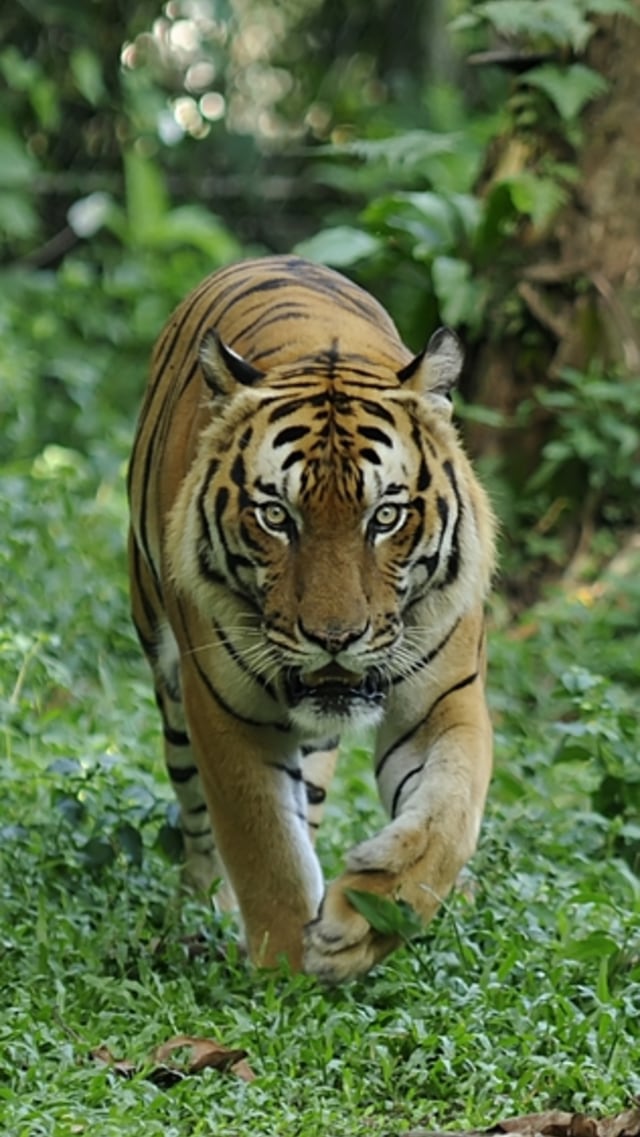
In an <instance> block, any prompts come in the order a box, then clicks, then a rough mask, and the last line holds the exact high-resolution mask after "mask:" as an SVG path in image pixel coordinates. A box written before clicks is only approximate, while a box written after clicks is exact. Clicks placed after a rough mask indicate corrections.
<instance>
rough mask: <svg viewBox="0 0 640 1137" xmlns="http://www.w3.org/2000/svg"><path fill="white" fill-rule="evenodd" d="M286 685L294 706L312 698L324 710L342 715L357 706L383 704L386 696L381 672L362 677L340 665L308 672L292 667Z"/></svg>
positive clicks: (289, 698) (289, 700)
mask: <svg viewBox="0 0 640 1137" xmlns="http://www.w3.org/2000/svg"><path fill="white" fill-rule="evenodd" d="M285 685H286V690H287V700H288V702H289V705H290V706H291V707H295V706H297V705H298V703H301V702H302V701H303V700H304V699H312V700H313V701H314V702H315V703H317V704H319V705H320V706H321V707H322V709H323V710H332V711H334V712H335V711H337V712H342V713H348V711H349V710H350V708H351V707H352V706H353V704H354V703H363V702H365V703H380V702H382V699H383V696H384V687H383V683H382V676H381V675H380V673H379V672H378V671H376V670H372V671H367V672H365V674H364V675H358V674H356V673H355V672H353V671H347V670H346V669H345V668H344V667H340V666H339V665H338V664H329V665H328V666H327V667H322V668H320V670H319V671H310V672H304V673H303V672H302V670H301V669H300V668H291V669H290V670H289V671H288V672H287V676H286V680H285Z"/></svg>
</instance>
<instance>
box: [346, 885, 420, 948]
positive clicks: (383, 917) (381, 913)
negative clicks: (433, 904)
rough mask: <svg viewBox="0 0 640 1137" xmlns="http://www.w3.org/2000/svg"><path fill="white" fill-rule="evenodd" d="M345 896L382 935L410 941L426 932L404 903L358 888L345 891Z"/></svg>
mask: <svg viewBox="0 0 640 1137" xmlns="http://www.w3.org/2000/svg"><path fill="white" fill-rule="evenodd" d="M345 896H346V898H347V900H348V901H349V903H350V904H353V907H354V908H355V909H356V911H357V912H359V913H360V915H361V916H364V918H365V920H368V922H369V923H370V924H371V927H372V928H374V929H375V931H376V932H380V933H381V934H382V935H386V936H400V937H401V938H402V939H403V940H408V939H411V938H412V937H413V936H416V935H418V934H419V933H420V932H422V931H424V927H423V925H422V923H421V922H420V920H419V918H418V916H417V915H416V913H415V912H414V911H413V909H411V908H409V905H408V904H404V903H403V902H402V901H397V902H396V901H394V900H387V899H386V897H384V896H376V895H375V893H373V892H363V891H361V890H360V889H357V888H347V889H345Z"/></svg>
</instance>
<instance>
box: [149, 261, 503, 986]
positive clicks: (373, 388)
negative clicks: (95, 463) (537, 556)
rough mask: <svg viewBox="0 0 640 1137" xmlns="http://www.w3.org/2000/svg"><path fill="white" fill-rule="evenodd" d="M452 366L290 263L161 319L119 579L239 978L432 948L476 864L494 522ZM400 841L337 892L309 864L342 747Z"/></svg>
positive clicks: (328, 971)
mask: <svg viewBox="0 0 640 1137" xmlns="http://www.w3.org/2000/svg"><path fill="white" fill-rule="evenodd" d="M461 362H462V353H461V349H460V346H459V343H458V340H457V338H456V337H455V335H454V334H453V333H452V332H450V331H448V330H441V331H440V332H437V333H435V335H434V336H432V338H431V339H430V341H429V343H428V345H427V348H426V349H425V350H424V351H423V352H421V353H420V354H419V355H417V356H415V357H412V355H411V353H410V352H409V350H408V349H407V348H406V347H405V345H404V344H403V343H402V341H401V340H400V337H399V335H398V332H397V330H396V328H395V326H394V324H393V322H392V321H391V319H390V317H389V316H388V315H387V313H386V312H385V311H384V309H383V308H381V306H380V305H379V304H378V303H377V302H376V301H375V300H374V299H373V298H372V297H371V296H369V295H368V294H367V293H366V292H364V291H363V290H362V289H360V288H358V287H357V286H356V285H354V284H353V283H352V282H350V281H348V280H346V279H345V278H344V277H342V276H340V275H339V274H338V273H335V272H332V271H331V270H329V269H326V268H322V267H321V266H318V265H313V264H310V263H308V262H306V261H303V260H300V259H299V258H296V257H267V258H264V259H261V260H254V261H249V262H246V263H244V264H239V265H231V266H229V267H227V268H225V269H221V270H220V271H219V272H217V273H214V274H213V276H211V277H209V278H207V279H206V280H205V281H203V282H202V284H201V285H200V286H199V287H198V288H196V289H195V290H194V292H193V293H192V294H191V295H190V296H188V297H187V298H186V299H185V300H184V302H183V303H182V304H181V305H180V307H179V308H178V309H177V310H176V312H175V313H174V314H173V315H172V316H171V318H170V319H169V321H168V323H167V325H166V326H165V329H164V330H163V332H162V333H161V335H160V337H159V339H158V342H157V344H156V347H155V349H154V353H153V358H152V367H151V376H150V380H149V384H148V387H147V392H146V395H145V399H144V403H143V407H142V411H141V415H140V421H139V425H138V430H137V433H136V438H135V441H134V446H133V452H132V458H131V464H130V470H129V481H128V486H129V497H130V504H131V528H130V539H129V558H130V574H131V592H132V609H133V618H134V622H135V626H136V629H137V632H138V636H139V639H140V642H141V645H142V647H143V650H144V652H145V654H146V656H147V658H148V661H149V664H150V667H151V671H152V674H153V679H154V684H155V693H156V700H157V703H158V707H159V710H160V715H161V719H162V729H163V735H164V750H165V760H166V765H167V770H168V772H169V777H170V779H171V781H172V784H173V787H174V790H175V793H176V796H177V799H178V802H179V805H180V817H181V824H182V829H183V832H184V837H185V848H186V858H187V859H186V870H185V871H186V875H187V879H188V881H189V882H191V883H194V884H195V885H196V886H197V887H198V888H202V889H205V890H208V889H209V888H210V887H211V885H212V882H213V881H214V880H222V882H223V883H222V885H221V886H220V887H219V889H218V892H217V893H216V900H217V903H218V905H219V907H221V908H223V909H230V908H236V907H237V908H239V910H240V914H241V919H242V924H243V927H244V935H245V939H246V944H247V948H248V952H249V955H250V957H251V959H252V960H254V961H255V962H257V963H260V964H262V965H275V964H276V963H277V962H278V959H279V958H280V956H281V955H282V954H284V955H286V956H287V958H288V960H289V963H290V965H291V966H292V967H294V968H304V969H305V970H306V971H308V972H310V973H313V974H315V975H318V976H320V977H322V978H323V979H325V980H328V981H331V982H333V981H336V980H341V979H349V978H352V977H353V976H356V975H360V974H362V973H363V972H365V971H367V970H368V969H369V968H370V967H371V966H373V964H375V963H376V962H377V961H379V960H381V959H382V958H383V957H384V956H385V955H386V954H387V953H388V952H389V951H391V950H392V949H393V948H394V947H395V946H397V942H398V941H397V937H395V936H394V935H393V934H384V933H381V932H380V931H379V930H378V929H376V928H374V927H372V926H371V925H370V924H369V923H368V921H367V920H366V919H365V918H364V916H363V915H362V914H361V913H360V912H358V911H356V909H355V908H354V907H353V905H352V903H351V899H350V897H351V895H352V892H351V890H356V891H358V890H359V891H365V892H366V891H369V892H374V893H377V894H379V895H380V896H382V897H383V898H386V899H388V900H401V901H403V902H405V903H407V904H409V905H410V906H411V907H412V908H413V909H414V910H415V912H416V913H417V914H418V915H419V916H420V918H421V919H422V921H423V922H424V923H426V922H428V921H429V920H430V919H431V917H432V916H433V915H434V913H435V912H436V910H437V908H438V906H439V904H440V902H441V900H442V898H443V897H444V896H446V894H447V892H448V891H449V890H450V889H451V887H452V886H453V884H454V882H455V879H456V876H457V873H458V872H459V870H460V868H461V867H462V865H463V864H464V863H465V861H466V860H467V859H468V858H469V857H470V856H471V854H472V852H473V849H474V847H475V844H476V841H477V838H478V833H479V830H480V822H481V817H482V810H483V805H484V800H485V795H486V792H487V786H488V782H489V776H490V771H491V754H492V745H491V739H492V736H491V724H490V721H489V716H488V712H487V706H486V700H485V695H484V678H485V633H484V602H485V598H486V595H487V590H488V587H489V581H490V577H491V574H492V569H493V533H494V522H493V515H492V512H491V509H490V506H489V502H488V500H487V498H486V495H485V494H484V491H483V490H482V487H481V486H480V484H479V482H478V480H477V479H476V477H475V474H474V472H473V470H472V467H471V465H470V463H469V461H468V460H467V458H466V456H465V454H464V451H463V448H462V446H461V444H460V441H459V439H458V436H457V434H456V431H455V428H454V427H453V425H452V422H451V398H450V394H451V389H452V386H453V385H454V383H455V381H456V379H457V377H458V373H459V371H460V367H461ZM363 725H364V726H367V727H369V728H371V730H370V731H369V733H370V736H371V738H372V743H371V745H372V761H373V768H374V775H375V780H376V783H377V787H378V791H379V795H380V798H381V801H382V804H383V806H384V808H385V809H386V811H387V813H388V816H389V821H388V823H387V824H386V825H384V826H383V827H382V828H381V829H380V830H379V831H378V832H377V833H374V834H373V835H372V836H371V837H370V838H369V839H368V840H367V841H364V842H362V843H361V844H360V845H358V846H356V847H355V848H353V849H350V850H348V851H346V854H345V868H344V872H343V873H342V874H341V875H340V876H339V877H338V878H337V879H336V880H334V881H333V882H331V883H329V884H327V885H326V886H325V884H324V881H323V876H322V871H321V868H320V864H319V861H318V859H317V857H316V854H315V850H314V840H315V836H316V833H317V829H318V826H319V824H320V821H321V819H322V813H323V806H324V801H325V798H326V795H327V792H328V789H329V785H330V782H331V777H332V774H333V771H334V768H335V764H336V761H337V750H336V743H337V740H338V739H339V737H340V736H341V735H342V734H343V732H344V730H345V729H347V728H352V727H354V726H356V727H359V726H363Z"/></svg>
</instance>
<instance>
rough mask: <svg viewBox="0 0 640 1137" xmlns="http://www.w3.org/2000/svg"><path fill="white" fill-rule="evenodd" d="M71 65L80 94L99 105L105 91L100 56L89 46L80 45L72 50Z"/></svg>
mask: <svg viewBox="0 0 640 1137" xmlns="http://www.w3.org/2000/svg"><path fill="white" fill-rule="evenodd" d="M69 65H70V67H71V74H72V75H73V78H74V81H75V84H76V87H77V88H78V90H79V92H80V94H81V95H84V97H85V99H86V100H87V102H88V103H91V105H92V106H94V107H95V106H97V104H98V103H99V102H100V100H101V99H102V97H103V95H104V93H105V86H104V82H103V79H102V68H101V66H100V57H99V56H98V55H96V53H95V52H93V51H90V50H89V48H88V47H78V48H76V50H75V51H72V52H71V58H70V60H69Z"/></svg>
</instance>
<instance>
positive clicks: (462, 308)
mask: <svg viewBox="0 0 640 1137" xmlns="http://www.w3.org/2000/svg"><path fill="white" fill-rule="evenodd" d="M431 275H432V278H433V287H434V291H435V294H436V296H437V297H438V305H439V307H440V313H441V315H442V319H443V320H444V322H445V323H446V324H451V325H452V326H453V327H457V326H458V325H460V324H469V325H471V326H472V327H476V326H478V325H479V323H480V322H481V321H482V316H483V309H484V300H485V296H484V292H483V286H481V285H480V284H478V283H477V282H476V281H474V280H473V279H472V276H471V266H470V265H469V263H468V261H462V260H458V259H457V258H456V257H446V256H442V257H434V259H433V263H432V265H431Z"/></svg>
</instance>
